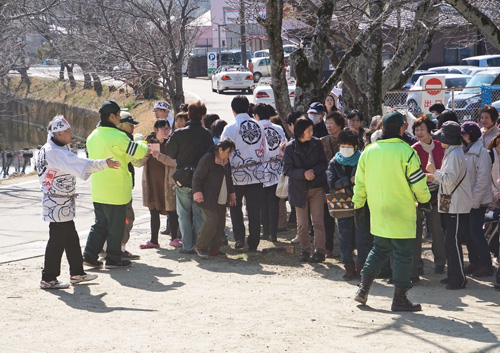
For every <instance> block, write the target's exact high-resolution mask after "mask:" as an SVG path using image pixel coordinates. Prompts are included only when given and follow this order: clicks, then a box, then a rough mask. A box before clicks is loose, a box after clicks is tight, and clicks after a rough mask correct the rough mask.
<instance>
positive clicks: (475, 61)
mask: <svg viewBox="0 0 500 353" xmlns="http://www.w3.org/2000/svg"><path fill="white" fill-rule="evenodd" d="M460 65H470V66H481V67H484V66H500V55H480V56H471V57H469V58H464V59H462V61H461V62H460Z"/></svg>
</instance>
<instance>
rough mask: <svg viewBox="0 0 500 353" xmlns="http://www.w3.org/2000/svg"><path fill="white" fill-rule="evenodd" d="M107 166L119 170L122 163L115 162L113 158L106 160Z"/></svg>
mask: <svg viewBox="0 0 500 353" xmlns="http://www.w3.org/2000/svg"><path fill="white" fill-rule="evenodd" d="M106 164H107V165H108V167H109V168H112V169H118V168H119V167H120V166H121V165H122V164H121V163H120V161H114V160H113V157H108V158H106Z"/></svg>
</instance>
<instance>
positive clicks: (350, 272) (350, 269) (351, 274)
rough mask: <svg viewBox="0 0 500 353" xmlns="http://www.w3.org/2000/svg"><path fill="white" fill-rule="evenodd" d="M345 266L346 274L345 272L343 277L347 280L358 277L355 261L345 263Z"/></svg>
mask: <svg viewBox="0 0 500 353" xmlns="http://www.w3.org/2000/svg"><path fill="white" fill-rule="evenodd" d="M344 268H345V274H344V276H343V278H344V279H345V280H346V281H350V280H352V279H354V278H356V269H355V267H354V262H350V263H348V264H344Z"/></svg>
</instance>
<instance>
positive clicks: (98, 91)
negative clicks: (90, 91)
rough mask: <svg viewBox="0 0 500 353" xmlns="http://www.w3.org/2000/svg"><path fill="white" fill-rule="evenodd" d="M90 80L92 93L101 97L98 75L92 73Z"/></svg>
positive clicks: (100, 84)
mask: <svg viewBox="0 0 500 353" xmlns="http://www.w3.org/2000/svg"><path fill="white" fill-rule="evenodd" d="M92 79H93V80H94V91H96V92H97V95H101V93H102V83H101V79H100V78H99V75H98V74H96V73H92Z"/></svg>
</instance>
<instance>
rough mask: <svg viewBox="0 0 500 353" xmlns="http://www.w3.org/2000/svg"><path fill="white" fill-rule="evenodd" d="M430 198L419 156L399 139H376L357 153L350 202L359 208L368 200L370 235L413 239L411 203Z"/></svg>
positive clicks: (414, 204)
mask: <svg viewBox="0 0 500 353" xmlns="http://www.w3.org/2000/svg"><path fill="white" fill-rule="evenodd" d="M430 198H431V194H430V192H429V189H428V188H427V177H426V176H425V174H424V172H423V171H422V170H421V169H420V159H419V158H418V155H417V153H416V152H415V150H414V149H413V148H411V147H410V146H409V145H408V144H407V143H406V142H404V141H403V140H401V139H399V138H392V139H387V140H380V141H377V142H375V143H373V144H371V145H369V146H368V147H367V148H366V149H365V151H364V152H363V153H362V154H361V157H360V159H359V163H358V169H357V171H356V183H355V184H354V197H353V202H354V204H355V206H354V207H355V208H361V207H363V206H364V205H365V202H367V201H368V206H369V208H370V227H371V233H372V234H373V235H376V236H379V237H383V238H393V239H406V238H415V235H416V221H417V209H416V203H415V202H416V201H418V202H421V203H425V202H428V201H429V200H430Z"/></svg>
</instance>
